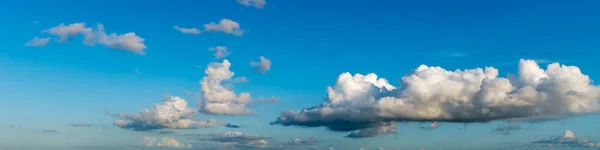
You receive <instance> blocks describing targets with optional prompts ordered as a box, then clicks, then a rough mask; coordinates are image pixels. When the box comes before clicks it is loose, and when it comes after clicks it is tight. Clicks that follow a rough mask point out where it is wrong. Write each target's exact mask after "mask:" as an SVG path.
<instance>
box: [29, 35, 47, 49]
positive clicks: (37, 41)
mask: <svg viewBox="0 0 600 150" xmlns="http://www.w3.org/2000/svg"><path fill="white" fill-rule="evenodd" d="M50 39H51V38H49V37H47V38H39V37H33V39H31V40H30V41H27V43H25V46H29V47H43V46H46V44H48V42H50Z"/></svg>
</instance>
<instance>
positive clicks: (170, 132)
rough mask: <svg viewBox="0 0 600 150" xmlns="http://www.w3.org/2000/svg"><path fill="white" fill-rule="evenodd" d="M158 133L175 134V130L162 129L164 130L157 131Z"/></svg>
mask: <svg viewBox="0 0 600 150" xmlns="http://www.w3.org/2000/svg"><path fill="white" fill-rule="evenodd" d="M158 134H163V135H166V134H175V131H171V130H164V131H158Z"/></svg>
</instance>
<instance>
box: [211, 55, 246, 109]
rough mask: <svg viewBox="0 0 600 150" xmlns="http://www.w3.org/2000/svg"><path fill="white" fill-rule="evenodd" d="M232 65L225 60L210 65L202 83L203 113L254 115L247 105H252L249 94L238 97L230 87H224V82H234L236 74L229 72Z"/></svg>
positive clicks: (244, 93) (241, 94)
mask: <svg viewBox="0 0 600 150" xmlns="http://www.w3.org/2000/svg"><path fill="white" fill-rule="evenodd" d="M229 67H231V63H230V62H229V61H228V60H226V59H225V60H223V62H222V63H218V62H213V63H210V64H209V65H208V66H207V67H206V70H204V73H205V74H206V76H204V78H202V80H201V81H200V86H201V87H202V92H203V100H204V101H203V104H202V111H203V112H205V113H209V114H218V115H242V114H251V113H253V112H252V111H251V110H250V109H248V108H246V105H247V104H248V103H250V101H251V96H250V93H248V92H242V93H240V94H239V95H237V94H236V93H235V92H234V91H233V90H232V89H231V88H230V87H227V86H225V85H223V82H224V81H229V80H232V78H233V76H234V72H232V71H231V70H229Z"/></svg>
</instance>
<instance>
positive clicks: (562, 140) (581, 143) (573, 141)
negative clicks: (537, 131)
mask: <svg viewBox="0 0 600 150" xmlns="http://www.w3.org/2000/svg"><path fill="white" fill-rule="evenodd" d="M533 144H542V146H547V147H600V143H594V142H592V141H588V140H584V139H579V138H577V137H576V136H575V134H574V133H573V132H572V131H571V130H565V132H563V135H562V136H555V137H550V138H547V139H543V140H539V141H535V142H533Z"/></svg>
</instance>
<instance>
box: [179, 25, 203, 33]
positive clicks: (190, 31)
mask: <svg viewBox="0 0 600 150" xmlns="http://www.w3.org/2000/svg"><path fill="white" fill-rule="evenodd" d="M173 29H175V30H177V31H179V32H181V33H185V34H200V33H202V31H200V29H196V28H182V27H179V26H174V27H173Z"/></svg>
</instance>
